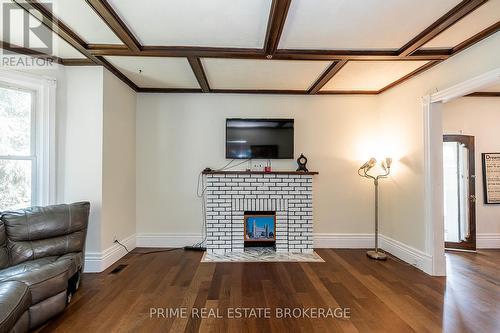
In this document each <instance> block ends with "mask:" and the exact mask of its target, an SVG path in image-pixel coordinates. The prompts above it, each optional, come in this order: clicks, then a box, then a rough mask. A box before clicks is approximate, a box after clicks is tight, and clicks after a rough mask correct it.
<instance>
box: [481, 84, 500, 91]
mask: <svg viewBox="0 0 500 333" xmlns="http://www.w3.org/2000/svg"><path fill="white" fill-rule="evenodd" d="M480 90H481V91H487V92H500V83H496V84H494V85H491V86H489V87H488V88H485V89H480Z"/></svg>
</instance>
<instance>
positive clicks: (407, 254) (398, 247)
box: [379, 235, 432, 275]
mask: <svg viewBox="0 0 500 333" xmlns="http://www.w3.org/2000/svg"><path fill="white" fill-rule="evenodd" d="M379 244H380V248H381V249H383V250H384V251H387V252H389V253H390V254H392V255H393V256H395V257H397V258H399V259H401V260H403V261H405V262H407V263H409V264H410V265H413V266H415V267H416V268H418V269H420V270H422V271H424V272H425V273H427V274H430V275H432V256H431V255H429V254H427V253H425V252H422V251H420V250H417V249H415V248H413V247H411V246H408V245H406V244H404V243H401V242H399V241H397V240H395V239H392V238H390V237H387V236H384V235H379Z"/></svg>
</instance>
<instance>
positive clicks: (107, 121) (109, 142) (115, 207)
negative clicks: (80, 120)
mask: <svg viewBox="0 0 500 333" xmlns="http://www.w3.org/2000/svg"><path fill="white" fill-rule="evenodd" d="M103 106H104V107H103V148H102V153H103V164H102V203H103V205H102V230H101V232H102V235H101V248H102V249H107V248H109V247H110V246H111V245H113V241H114V240H115V239H118V240H120V241H121V240H123V239H126V238H127V237H130V236H133V235H134V234H135V106H136V93H135V92H134V91H133V90H132V89H130V87H128V86H127V85H126V84H124V83H123V82H122V81H121V80H119V79H118V78H117V77H116V76H114V75H113V74H111V73H110V72H109V71H107V70H105V71H104V101H103Z"/></svg>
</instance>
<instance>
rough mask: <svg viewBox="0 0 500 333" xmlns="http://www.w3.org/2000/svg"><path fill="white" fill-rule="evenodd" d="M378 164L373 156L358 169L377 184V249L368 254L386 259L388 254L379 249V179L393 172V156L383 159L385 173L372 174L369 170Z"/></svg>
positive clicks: (379, 258)
mask: <svg viewBox="0 0 500 333" xmlns="http://www.w3.org/2000/svg"><path fill="white" fill-rule="evenodd" d="M376 164H377V160H376V159H374V158H371V159H370V160H369V161H368V162H366V163H365V164H363V165H362V166H361V168H359V169H358V175H360V176H361V177H365V178H369V179H373V183H374V184H375V251H368V252H366V255H367V256H368V257H370V258H372V259H376V260H386V259H387V255H386V254H385V253H383V252H379V251H378V181H379V179H382V178H387V176H389V174H390V173H391V164H392V158H389V157H387V158H386V159H385V160H384V161H382V163H381V166H382V169H384V173H381V174H378V175H370V174H369V173H368V171H370V170H371V169H372V168H373V167H374V166H375V165H376Z"/></svg>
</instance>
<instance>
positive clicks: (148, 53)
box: [89, 45, 265, 59]
mask: <svg viewBox="0 0 500 333" xmlns="http://www.w3.org/2000/svg"><path fill="white" fill-rule="evenodd" d="M89 51H90V52H91V53H92V54H93V55H96V56H97V55H100V56H137V57H140V56H144V57H183V58H184V57H198V58H233V59H265V54H264V52H263V51H262V50H261V49H252V48H222V47H197V46H143V47H142V50H141V51H138V52H131V51H129V50H127V49H123V48H109V47H106V48H99V47H98V45H94V46H93V48H91V49H89Z"/></svg>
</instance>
